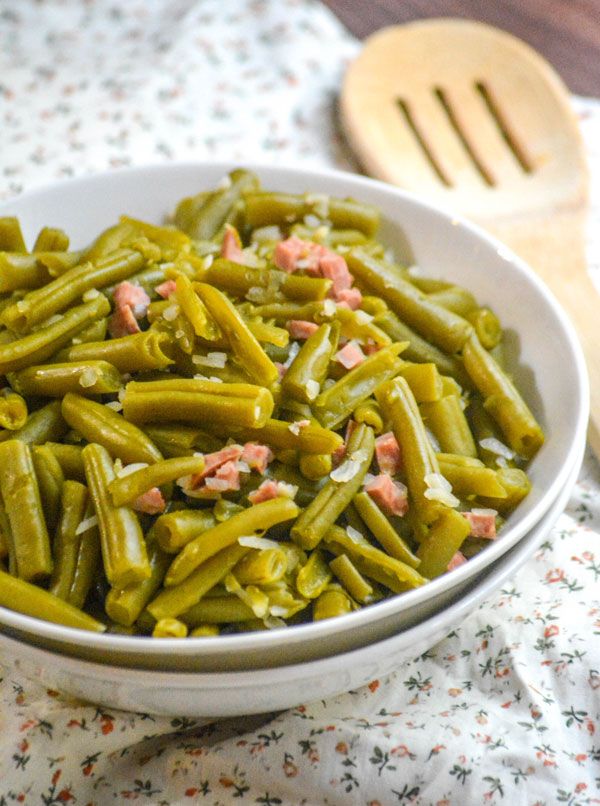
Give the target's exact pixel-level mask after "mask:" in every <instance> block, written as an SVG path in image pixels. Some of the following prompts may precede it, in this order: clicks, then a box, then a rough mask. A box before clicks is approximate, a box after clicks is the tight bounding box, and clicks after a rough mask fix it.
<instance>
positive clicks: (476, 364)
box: [463, 335, 544, 459]
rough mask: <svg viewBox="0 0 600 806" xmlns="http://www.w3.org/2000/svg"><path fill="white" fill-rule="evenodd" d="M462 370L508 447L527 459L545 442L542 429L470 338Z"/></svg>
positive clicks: (515, 391) (496, 365)
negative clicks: (470, 381) (478, 393)
mask: <svg viewBox="0 0 600 806" xmlns="http://www.w3.org/2000/svg"><path fill="white" fill-rule="evenodd" d="M463 361H464V364H465V369H466V370H467V372H468V373H469V375H470V377H471V379H472V381H473V383H474V385H475V386H476V387H477V389H478V390H479V392H480V393H481V395H482V396H483V398H484V407H485V408H486V410H487V411H488V412H489V413H490V414H491V415H492V417H493V418H494V420H495V421H496V422H497V423H498V425H499V427H500V429H501V431H502V433H503V434H504V436H505V437H506V440H507V442H508V444H509V446H510V447H511V448H512V450H514V451H515V452H516V453H518V454H519V455H520V456H523V457H525V458H526V459H531V457H532V456H533V455H534V454H535V453H536V452H537V451H538V449H539V448H540V447H541V445H542V444H543V442H544V435H543V432H542V429H541V428H540V426H539V425H538V423H537V421H536V419H535V417H534V416H533V414H532V413H531V411H530V409H529V408H528V406H527V404H526V403H525V401H524V400H523V398H522V397H521V395H520V394H519V392H518V391H517V389H516V387H515V386H514V384H513V383H512V381H511V380H510V379H509V377H508V376H507V375H506V374H505V373H504V372H503V371H502V369H501V368H500V367H499V366H498V364H497V363H496V362H495V361H494V359H493V358H492V356H491V355H490V354H489V353H488V352H487V351H486V350H484V348H483V347H482V346H481V344H480V343H479V340H478V338H477V336H475V335H473V336H471V338H470V339H469V340H468V341H467V343H466V344H465V346H464V349H463Z"/></svg>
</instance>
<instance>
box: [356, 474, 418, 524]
mask: <svg viewBox="0 0 600 806" xmlns="http://www.w3.org/2000/svg"><path fill="white" fill-rule="evenodd" d="M365 491H366V492H367V493H369V495H370V496H371V498H372V499H373V501H375V503H376V504H377V505H378V506H380V507H381V509H383V510H384V512H387V513H388V515H400V516H402V515H406V513H407V511H408V491H407V489H406V487H405V485H404V484H402V483H401V482H399V481H394V480H393V479H392V477H391V476H389V475H388V474H387V473H380V474H379V475H378V476H375V478H373V479H371V480H370V481H368V482H367V484H365Z"/></svg>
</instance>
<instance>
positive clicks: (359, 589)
mask: <svg viewBox="0 0 600 806" xmlns="http://www.w3.org/2000/svg"><path fill="white" fill-rule="evenodd" d="M329 567H330V568H331V570H332V571H333V573H334V574H335V575H336V577H337V578H338V579H339V581H340V583H341V585H342V587H343V588H345V589H346V590H347V591H348V593H349V594H350V596H351V597H352V598H353V599H355V600H356V601H357V602H360V603H361V604H369V603H370V602H371V601H372V600H373V594H374V591H373V586H372V585H370V584H369V583H368V582H367V580H366V579H365V578H364V577H363V575H362V574H361V573H360V571H359V570H358V569H357V568H356V566H355V565H354V563H353V562H352V560H351V559H350V558H349V557H348V555H347V554H340V555H339V556H338V557H334V559H333V560H331V562H330V563H329Z"/></svg>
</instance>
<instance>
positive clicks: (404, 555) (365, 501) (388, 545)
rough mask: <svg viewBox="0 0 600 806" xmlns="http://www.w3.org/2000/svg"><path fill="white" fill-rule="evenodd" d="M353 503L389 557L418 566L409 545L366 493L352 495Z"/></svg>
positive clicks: (416, 558)
mask: <svg viewBox="0 0 600 806" xmlns="http://www.w3.org/2000/svg"><path fill="white" fill-rule="evenodd" d="M353 503H354V506H355V507H356V510H357V512H358V514H359V515H360V517H361V518H362V519H363V521H364V522H365V523H366V525H367V526H368V527H369V529H370V530H371V532H372V533H373V536H374V537H375V539H376V540H377V541H378V542H379V543H380V544H381V545H382V546H383V548H384V549H385V551H386V552H387V553H388V554H389V555H390V557H395V558H396V559H397V560H402V562H404V563H406V564H407V565H410V566H412V567H413V568H417V567H418V566H419V559H418V557H415V555H414V554H413V552H412V551H411V549H410V546H409V545H408V544H407V543H406V541H405V540H403V539H402V537H401V536H400V535H399V534H398V532H397V531H396V530H395V529H394V527H393V526H392V524H391V523H390V522H389V520H388V519H387V518H386V516H385V515H384V514H383V512H382V511H381V510H380V509H379V507H378V506H377V504H376V503H375V501H373V499H372V498H371V496H370V495H369V494H368V493H365V492H361V493H357V495H355V496H354V499H353Z"/></svg>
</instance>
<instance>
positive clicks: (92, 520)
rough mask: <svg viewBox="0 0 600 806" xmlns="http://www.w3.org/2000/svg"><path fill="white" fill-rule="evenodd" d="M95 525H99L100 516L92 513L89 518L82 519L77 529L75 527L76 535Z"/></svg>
mask: <svg viewBox="0 0 600 806" xmlns="http://www.w3.org/2000/svg"><path fill="white" fill-rule="evenodd" d="M94 526H98V516H97V515H92V516H91V517H89V518H86V519H85V520H83V521H81V522H80V524H79V526H78V527H77V529H75V534H76V535H82V534H83V533H84V532H87V531H88V530H89V529H92V528H93V527H94Z"/></svg>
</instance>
